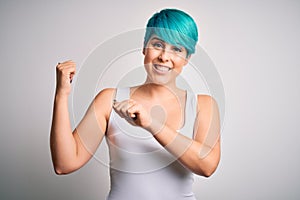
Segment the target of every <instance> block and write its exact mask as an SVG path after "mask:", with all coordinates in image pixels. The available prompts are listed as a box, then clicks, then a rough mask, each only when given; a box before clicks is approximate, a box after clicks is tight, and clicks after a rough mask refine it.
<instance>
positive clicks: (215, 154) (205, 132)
mask: <svg viewBox="0 0 300 200" xmlns="http://www.w3.org/2000/svg"><path fill="white" fill-rule="evenodd" d="M143 54H144V56H145V57H144V66H145V70H146V72H147V78H146V81H145V83H144V84H143V85H140V86H136V87H132V88H131V89H130V99H128V100H124V101H122V102H115V101H113V100H114V96H115V89H112V88H108V89H104V90H102V91H101V92H100V93H99V94H98V95H97V96H96V97H95V99H94V100H93V102H92V103H91V105H90V107H89V108H88V110H87V112H86V114H85V116H84V117H83V119H82V121H81V122H80V123H79V125H78V126H77V127H76V129H75V130H73V131H72V130H71V126H70V119H69V111H68V96H69V94H70V91H71V83H70V82H71V80H72V78H73V76H74V75H75V73H76V65H75V63H74V62H72V61H66V62H64V63H61V64H59V65H57V67H56V72H57V87H56V94H55V99H54V108H53V121H52V127H51V134H50V148H51V153H52V160H53V165H54V169H55V172H56V173H57V174H68V173H71V172H73V171H75V170H77V169H79V168H80V167H82V166H83V165H84V164H85V163H86V162H87V161H88V160H89V159H90V158H91V157H92V155H93V153H94V152H95V151H96V149H97V147H98V145H99V144H100V143H101V141H102V139H103V136H104V135H105V132H106V127H107V124H108V119H109V116H110V113H111V111H112V109H114V110H115V112H116V113H118V114H119V115H120V116H121V117H122V118H124V120H126V121H127V122H128V123H130V124H131V125H134V126H139V127H141V128H144V129H146V130H147V131H149V132H150V133H151V134H152V135H153V137H154V138H155V139H156V140H157V141H158V142H159V143H160V144H161V145H162V146H164V147H165V148H166V149H167V150H168V151H169V152H170V153H172V154H173V155H174V156H176V157H177V158H178V160H179V161H180V162H181V163H182V164H183V165H184V166H185V167H187V168H188V169H190V170H191V171H192V172H194V173H195V174H198V175H201V176H205V177H209V176H211V175H212V174H213V173H214V171H215V170H216V168H217V166H218V163H219V160H220V139H219V133H220V120H219V112H218V106H217V103H216V101H215V100H214V99H213V98H212V97H210V96H208V95H198V105H197V118H196V126H195V128H194V138H192V139H191V138H187V137H186V136H184V135H183V134H181V133H180V132H179V131H177V130H179V129H180V128H181V127H182V126H183V125H184V114H183V113H184V109H183V108H184V107H185V100H186V91H184V90H182V89H180V88H178V87H177V86H176V77H177V76H178V75H179V74H180V73H181V71H182V69H183V67H184V66H185V65H186V64H187V63H188V61H189V59H190V56H187V51H186V49H185V48H184V47H180V46H174V45H171V44H168V43H166V42H164V41H163V40H161V39H160V38H158V37H157V36H155V35H153V36H152V37H151V38H150V40H149V42H148V44H147V46H146V47H145V48H144V50H143Z"/></svg>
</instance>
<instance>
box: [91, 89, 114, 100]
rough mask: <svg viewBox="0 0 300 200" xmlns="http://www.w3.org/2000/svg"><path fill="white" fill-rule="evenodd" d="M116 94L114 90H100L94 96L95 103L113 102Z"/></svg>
mask: <svg viewBox="0 0 300 200" xmlns="http://www.w3.org/2000/svg"><path fill="white" fill-rule="evenodd" d="M115 93H116V88H105V89H103V90H101V91H100V92H99V93H98V94H97V95H96V96H95V99H94V100H95V101H96V102H97V101H99V100H102V101H103V100H113V98H114V96H115Z"/></svg>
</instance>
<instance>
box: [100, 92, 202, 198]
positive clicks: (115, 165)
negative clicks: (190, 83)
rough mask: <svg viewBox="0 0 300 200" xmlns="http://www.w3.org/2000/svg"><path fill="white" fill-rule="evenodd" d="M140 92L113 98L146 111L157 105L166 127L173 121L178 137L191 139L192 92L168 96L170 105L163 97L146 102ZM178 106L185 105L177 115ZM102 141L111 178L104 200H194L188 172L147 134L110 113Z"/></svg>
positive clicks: (120, 93) (191, 177)
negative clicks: (106, 148)
mask: <svg viewBox="0 0 300 200" xmlns="http://www.w3.org/2000/svg"><path fill="white" fill-rule="evenodd" d="M143 92H145V90H140V91H138V90H134V89H131V90H130V89H129V88H123V89H118V91H117V96H116V98H117V100H118V101H121V100H125V99H128V98H129V97H130V98H134V99H135V100H136V101H139V103H141V104H143V106H147V108H148V109H150V108H151V107H153V106H154V105H157V104H158V103H161V104H162V105H163V108H164V109H165V110H166V112H167V113H168V116H169V117H167V120H166V122H167V124H175V123H173V122H174V121H176V125H175V126H174V127H175V129H176V130H178V129H181V132H182V134H184V135H186V136H187V137H190V138H192V137H193V122H194V121H193V120H194V119H195V116H196V107H197V106H196V102H197V100H196V97H195V96H194V95H193V94H192V93H190V92H185V91H184V92H182V93H180V94H179V95H178V99H179V100H176V98H177V97H176V98H172V97H171V98H170V99H169V100H170V101H171V102H170V101H169V102H168V101H166V99H164V98H153V99H152V101H149V98H147V95H146V94H145V93H143ZM178 101H180V102H181V103H178ZM176 102H177V103H176ZM179 105H180V106H181V105H185V106H184V108H185V109H183V112H182V113H178V109H180V106H179ZM182 116H185V118H186V119H185V120H184V121H185V122H182V119H184V118H183V117H182ZM171 122H172V123H171ZM182 126H183V127H182ZM106 141H107V143H108V146H109V153H110V175H111V190H110V193H109V195H108V198H107V199H108V200H121V199H122V200H140V199H143V200H148V199H149V200H152V199H155V200H168V199H170V200H171V199H172V200H195V197H194V195H193V192H192V184H193V174H192V172H190V171H189V170H188V169H186V168H185V167H184V166H183V165H181V164H180V163H179V162H178V161H177V159H176V158H175V157H173V156H172V155H171V154H170V153H169V152H168V151H167V150H165V149H164V147H162V146H161V145H160V144H159V143H158V142H157V141H156V140H155V138H154V137H153V136H152V135H151V134H150V133H149V132H147V131H145V130H144V129H141V128H139V127H134V126H132V125H130V124H128V123H127V122H126V121H125V120H124V119H122V118H120V117H119V116H118V115H117V114H116V113H115V112H114V111H112V112H111V115H110V118H109V124H108V128H107V134H106Z"/></svg>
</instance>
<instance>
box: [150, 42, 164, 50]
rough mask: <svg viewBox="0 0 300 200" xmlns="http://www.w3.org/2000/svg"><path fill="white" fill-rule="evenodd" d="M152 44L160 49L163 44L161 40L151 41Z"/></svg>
mask: <svg viewBox="0 0 300 200" xmlns="http://www.w3.org/2000/svg"><path fill="white" fill-rule="evenodd" d="M152 46H153V47H155V48H158V49H162V48H163V47H164V45H163V44H162V43H161V42H153V43H152Z"/></svg>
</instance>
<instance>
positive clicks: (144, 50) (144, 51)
mask: <svg viewBox="0 0 300 200" xmlns="http://www.w3.org/2000/svg"><path fill="white" fill-rule="evenodd" d="M145 53H146V49H145V47H144V48H143V55H145Z"/></svg>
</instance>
